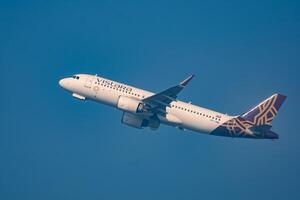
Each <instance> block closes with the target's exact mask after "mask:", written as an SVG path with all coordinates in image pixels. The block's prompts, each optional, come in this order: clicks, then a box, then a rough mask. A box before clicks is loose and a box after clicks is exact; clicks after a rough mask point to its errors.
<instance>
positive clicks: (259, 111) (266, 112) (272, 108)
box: [240, 94, 286, 126]
mask: <svg viewBox="0 0 300 200" xmlns="http://www.w3.org/2000/svg"><path fill="white" fill-rule="evenodd" d="M285 99H286V96H284V95H281V94H274V95H272V96H271V97H269V98H268V99H266V100H265V101H263V102H262V103H260V104H259V105H257V106H255V107H254V108H253V109H251V110H250V111H249V112H247V113H245V114H243V115H241V116H240V117H241V118H243V119H244V120H245V121H244V124H245V125H250V126H254V125H264V124H268V125H270V124H271V123H272V121H273V119H274V118H275V116H276V115H277V112H278V110H279V109H280V107H281V105H282V103H283V102H284V100H285Z"/></svg>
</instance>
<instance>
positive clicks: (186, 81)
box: [180, 74, 195, 87]
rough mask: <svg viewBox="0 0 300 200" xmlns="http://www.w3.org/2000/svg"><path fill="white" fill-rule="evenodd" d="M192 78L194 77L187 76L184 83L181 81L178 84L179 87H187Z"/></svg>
mask: <svg viewBox="0 0 300 200" xmlns="http://www.w3.org/2000/svg"><path fill="white" fill-rule="evenodd" d="M194 77H195V74H193V75H191V76H189V77H188V78H187V79H185V80H184V81H182V82H181V83H180V85H181V86H184V87H185V86H187V84H188V83H189V82H190V81H191V80H192V79H193V78H194Z"/></svg>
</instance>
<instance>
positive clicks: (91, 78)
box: [84, 76, 95, 88]
mask: <svg viewBox="0 0 300 200" xmlns="http://www.w3.org/2000/svg"><path fill="white" fill-rule="evenodd" d="M94 79H95V77H94V76H87V77H86V81H85V84H84V87H86V88H91V87H92V84H93V81H94Z"/></svg>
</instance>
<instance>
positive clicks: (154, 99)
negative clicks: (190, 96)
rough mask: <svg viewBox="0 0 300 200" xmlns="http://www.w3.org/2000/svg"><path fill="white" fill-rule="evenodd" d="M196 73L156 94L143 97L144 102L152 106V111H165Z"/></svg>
mask: <svg viewBox="0 0 300 200" xmlns="http://www.w3.org/2000/svg"><path fill="white" fill-rule="evenodd" d="M194 76H195V75H191V76H189V77H188V78H187V79H185V80H183V81H182V82H181V83H179V85H176V86H173V87H170V88H168V89H166V90H164V91H162V92H159V93H157V94H154V95H152V96H150V97H147V98H145V99H143V102H144V103H145V104H147V105H149V106H150V107H151V110H152V111H158V112H162V113H165V109H166V107H167V106H169V104H170V103H171V102H172V101H176V98H177V95H178V94H179V93H180V92H181V90H182V89H183V88H185V87H186V86H187V84H188V83H189V82H190V81H191V80H192V79H193V78H194Z"/></svg>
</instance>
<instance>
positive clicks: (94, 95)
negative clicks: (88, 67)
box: [60, 74, 233, 133]
mask: <svg viewBox="0 0 300 200" xmlns="http://www.w3.org/2000/svg"><path fill="white" fill-rule="evenodd" d="M78 76H79V77H80V78H78V79H76V78H65V79H62V80H61V81H60V85H61V86H62V87H63V88H65V89H66V90H68V91H70V92H71V93H72V94H73V96H74V97H76V98H79V99H90V100H93V101H96V102H99V103H103V104H106V105H109V106H112V107H116V108H117V104H118V101H119V98H120V96H126V97H130V98H134V99H139V100H143V99H144V98H147V97H149V96H152V95H154V93H152V92H149V91H146V90H142V89H138V88H135V87H132V86H129V85H126V84H123V83H119V82H116V81H111V80H108V79H105V78H102V77H99V76H96V75H87V74H79V75H78ZM158 118H159V119H160V122H161V123H163V124H167V125H170V126H175V127H178V128H181V129H190V130H193V131H197V132H201V133H203V132H204V133H210V132H212V131H213V130H214V129H216V128H217V127H218V126H220V125H221V124H223V123H224V122H226V121H228V120H230V119H232V118H233V116H228V115H225V114H222V113H219V112H215V111H212V110H209V109H205V108H202V107H199V106H195V105H193V104H191V103H185V102H182V101H179V100H176V101H173V102H172V103H171V104H170V106H168V107H166V114H165V116H162V115H161V116H160V115H159V116H158Z"/></svg>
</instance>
